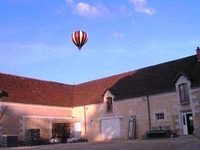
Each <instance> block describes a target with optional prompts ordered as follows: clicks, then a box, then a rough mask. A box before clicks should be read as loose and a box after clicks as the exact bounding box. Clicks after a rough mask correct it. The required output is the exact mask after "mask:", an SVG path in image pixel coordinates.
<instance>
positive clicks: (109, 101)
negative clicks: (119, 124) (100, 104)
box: [106, 97, 113, 112]
mask: <svg viewBox="0 0 200 150" xmlns="http://www.w3.org/2000/svg"><path fill="white" fill-rule="evenodd" d="M106 109H107V112H113V101H112V97H107V98H106Z"/></svg>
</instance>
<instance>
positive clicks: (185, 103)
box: [181, 101, 190, 105]
mask: <svg viewBox="0 0 200 150" xmlns="http://www.w3.org/2000/svg"><path fill="white" fill-rule="evenodd" d="M188 104H190V101H184V102H181V105H188Z"/></svg>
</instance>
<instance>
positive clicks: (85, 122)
mask: <svg viewBox="0 0 200 150" xmlns="http://www.w3.org/2000/svg"><path fill="white" fill-rule="evenodd" d="M86 110H87V108H86V107H85V105H84V124H85V138H86V139H87V120H86Z"/></svg>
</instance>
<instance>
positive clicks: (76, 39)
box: [71, 31, 88, 51]
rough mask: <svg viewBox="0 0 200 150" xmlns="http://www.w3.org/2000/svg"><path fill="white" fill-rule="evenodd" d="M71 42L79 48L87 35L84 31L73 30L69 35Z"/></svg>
mask: <svg viewBox="0 0 200 150" xmlns="http://www.w3.org/2000/svg"><path fill="white" fill-rule="evenodd" d="M71 38H72V41H73V43H74V44H75V45H76V46H77V47H78V48H79V51H80V50H81V47H82V46H83V45H84V44H85V43H86V42H87V40H88V36H87V33H86V32H84V31H74V32H73V33H72V35H71Z"/></svg>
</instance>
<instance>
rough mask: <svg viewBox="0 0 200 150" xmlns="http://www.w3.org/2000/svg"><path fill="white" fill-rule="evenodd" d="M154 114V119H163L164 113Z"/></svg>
mask: <svg viewBox="0 0 200 150" xmlns="http://www.w3.org/2000/svg"><path fill="white" fill-rule="evenodd" d="M155 116H156V120H163V119H165V115H164V113H156V114H155Z"/></svg>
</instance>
